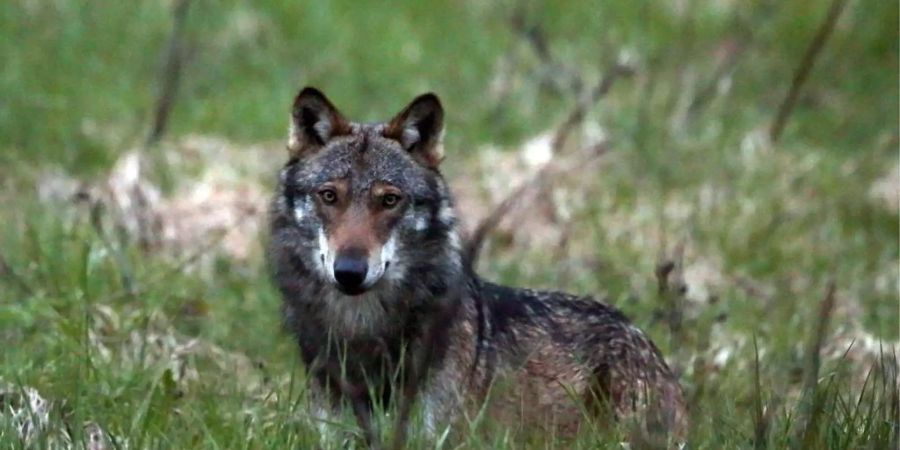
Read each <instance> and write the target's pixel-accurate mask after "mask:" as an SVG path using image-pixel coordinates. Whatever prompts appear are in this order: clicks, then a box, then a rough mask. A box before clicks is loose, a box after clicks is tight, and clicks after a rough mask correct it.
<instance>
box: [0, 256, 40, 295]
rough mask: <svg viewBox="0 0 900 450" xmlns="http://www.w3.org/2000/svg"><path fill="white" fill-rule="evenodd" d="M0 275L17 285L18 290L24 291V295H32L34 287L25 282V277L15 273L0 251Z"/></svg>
mask: <svg viewBox="0 0 900 450" xmlns="http://www.w3.org/2000/svg"><path fill="white" fill-rule="evenodd" d="M0 277H2V278H6V279H8V280H9V281H10V282H12V284H14V285H15V286H16V287H18V288H19V290H21V291H22V292H24V293H25V295H29V296H31V295H34V289H32V288H31V286H30V285H29V284H28V283H27V282H25V279H23V278H22V277H21V276H20V275H19V274H18V273H16V271H15V270H14V269H13V268H12V266H11V265H10V264H9V262H8V261H7V260H6V257H5V256H3V254H2V253H0Z"/></svg>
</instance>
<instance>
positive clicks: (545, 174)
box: [465, 64, 633, 265]
mask: <svg viewBox="0 0 900 450" xmlns="http://www.w3.org/2000/svg"><path fill="white" fill-rule="evenodd" d="M631 73H633V70H632V69H631V68H630V67H628V66H625V65H623V64H616V65H615V66H613V68H612V69H610V70H609V71H608V72H607V73H606V75H605V76H604V77H603V78H602V79H601V80H600V82H599V83H598V84H597V86H595V87H594V89H592V90H591V91H590V92H588V94H587V95H585V96H583V97H582V98H581V99H579V101H578V102H576V104H575V106H574V107H573V108H572V111H571V112H570V113H569V114H568V116H567V117H566V119H565V120H564V121H563V123H562V125H560V127H559V128H558V129H557V131H556V133H555V134H554V135H553V141H552V143H551V152H552V154H554V155H557V154H559V151H560V150H561V149H562V148H563V146H564V145H565V144H566V141H567V140H568V138H569V136H570V135H571V134H572V132H573V131H574V130H575V128H576V127H577V126H578V125H579V124H580V123H581V122H583V121H584V118H585V116H586V115H587V112H588V110H589V109H590V108H591V107H592V106H593V105H594V104H596V103H597V102H598V101H600V99H601V98H603V97H604V96H605V95H606V94H607V93H608V92H609V90H610V89H611V88H612V86H613V83H614V82H615V81H616V80H617V79H619V78H620V77H622V76H625V75H630V74H631ZM596 150H597V151H595V152H593V153H592V155H591V157H596V156H599V155H600V154H603V153H605V152H606V150H607V148H606V146H605V145H601V146H599V147H598V148H597V149H596ZM579 166H580V165H579ZM572 169H574V167H573V168H572ZM564 171H565V170H564V169H562V168H560V167H559V165H557V164H554V163H553V161H551V162H548V163H547V164H545V165H544V166H543V167H541V168H540V170H538V171H537V173H535V174H534V176H532V177H531V178H530V179H528V180H526V181H525V182H523V183H522V184H521V185H519V186H518V187H517V188H516V189H514V190H513V191H512V192H510V193H509V195H507V196H506V197H505V198H504V199H503V200H501V201H500V203H498V204H497V207H496V208H494V210H493V211H492V212H491V213H490V214H488V215H487V216H486V217H484V218H483V219H481V221H479V222H478V225H477V226H475V231H473V232H472V235H471V236H470V238H469V240H468V243H467V245H466V249H465V257H466V261H467V262H468V264H470V265H474V264H475V263H476V261H477V260H478V253H479V252H480V251H481V247H482V246H483V245H484V240H485V239H486V238H487V235H488V234H490V233H491V232H493V231H494V230H495V229H496V228H497V226H498V225H500V222H501V221H502V220H503V218H505V217H506V216H507V215H508V214H509V212H510V211H512V209H513V208H514V207H515V206H516V205H518V204H519V202H521V200H522V199H523V198H524V197H525V196H526V194H528V193H529V192H533V191H535V190H540V189H542V188H543V187H544V186H545V185H546V183H547V182H548V181H549V180H550V179H551V178H553V177H555V176H557V175H559V174H560V173H561V172H564Z"/></svg>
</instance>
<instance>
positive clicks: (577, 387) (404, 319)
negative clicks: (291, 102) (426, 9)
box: [268, 90, 686, 445]
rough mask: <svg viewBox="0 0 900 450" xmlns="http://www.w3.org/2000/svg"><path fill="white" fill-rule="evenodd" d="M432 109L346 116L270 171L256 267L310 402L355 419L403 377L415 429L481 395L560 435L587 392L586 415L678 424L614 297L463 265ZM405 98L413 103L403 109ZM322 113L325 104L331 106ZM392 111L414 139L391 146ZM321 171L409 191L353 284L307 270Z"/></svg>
mask: <svg viewBox="0 0 900 450" xmlns="http://www.w3.org/2000/svg"><path fill="white" fill-rule="evenodd" d="M307 91H308V90H304V92H307ZM315 93H316V94H318V95H321V94H320V93H318V91H315ZM303 95H304V94H303V93H301V96H303ZM322 98H324V96H322ZM421 98H423V97H420V99H421ZM300 100H301V99H300V98H299V97H298V101H300ZM418 101H419V100H417V102H418ZM326 104H327V105H328V106H330V103H327V100H326ZM423 105H424V106H423ZM435 107H436V108H440V103H439V102H438V101H437V98H436V97H434V96H429V97H428V98H427V102H426V103H424V104H422V103H415V102H414V104H413V105H411V106H410V107H408V108H407V109H406V110H404V112H403V113H401V114H400V115H398V118H395V119H393V120H392V121H389V122H386V123H384V124H356V123H352V124H349V125H348V126H347V127H346V129H345V131H344V132H343V134H336V135H332V136H331V137H330V139H329V140H327V142H324V144H322V145H321V146H319V147H318V148H312V149H307V150H306V151H304V152H302V154H298V153H296V152H294V151H292V155H293V157H292V158H291V160H290V161H289V162H288V164H287V165H286V166H285V167H284V169H282V172H281V174H280V176H279V183H278V187H277V189H276V193H275V197H274V199H273V201H272V204H271V237H270V242H269V246H268V253H269V259H270V266H271V269H272V273H273V279H274V280H275V283H276V284H277V286H278V288H279V289H280V291H281V293H282V295H283V298H284V305H283V307H284V317H285V323H286V325H287V327H288V328H289V329H290V330H291V331H292V332H293V334H294V335H295V337H296V338H297V341H298V344H299V346H300V350H301V355H302V357H303V360H304V362H305V364H306V370H307V371H308V372H309V373H310V375H312V378H313V379H314V380H315V381H314V383H313V386H312V388H313V389H314V397H316V398H319V399H321V401H322V402H323V408H322V409H323V410H329V409H333V408H338V407H340V405H341V404H349V406H350V407H351V408H352V409H353V411H354V413H355V414H356V417H357V419H358V420H359V422H360V424H361V425H362V426H363V428H364V429H365V428H370V427H369V425H368V424H369V420H370V418H369V414H370V412H371V410H372V405H373V403H377V402H382V403H390V402H392V401H397V399H398V398H399V397H398V394H397V392H396V390H395V389H392V388H394V387H395V386H398V385H403V386H406V388H405V389H406V391H410V394H411V396H414V397H417V398H418V399H419V401H420V402H422V403H423V406H424V410H425V417H426V420H427V422H428V423H427V424H426V425H427V426H428V427H429V428H431V429H436V427H439V426H442V425H445V424H454V423H458V421H457V419H458V418H459V417H462V416H464V415H468V414H472V413H473V412H474V411H477V410H478V409H479V408H481V406H482V405H483V404H484V402H485V401H486V400H487V401H488V404H487V408H488V411H489V412H490V413H491V414H492V415H494V416H495V417H497V418H498V419H500V420H505V421H508V423H509V424H510V425H511V426H529V427H532V426H546V427H552V428H555V429H556V430H559V431H562V432H564V433H572V432H575V431H577V430H578V428H579V427H580V426H581V425H582V423H583V421H584V417H583V414H582V411H583V408H584V406H585V405H588V406H590V407H591V408H593V407H595V406H596V407H597V409H596V411H597V412H598V414H599V416H598V417H601V418H602V417H609V418H612V419H613V420H636V422H637V423H639V424H641V427H642V428H644V429H649V428H653V427H654V426H656V427H658V428H660V429H663V430H670V431H671V432H672V433H674V434H675V435H677V436H683V433H684V428H685V423H686V416H685V411H684V404H683V400H682V393H681V387H680V386H679V384H678V381H677V379H676V377H675V376H674V375H673V374H672V372H671V371H670V370H669V368H668V367H667V366H666V363H665V361H664V359H663V358H662V356H661V355H660V353H659V351H658V350H657V349H656V347H655V346H654V345H653V343H652V342H651V341H650V340H649V339H648V338H647V337H646V335H645V334H644V333H643V332H641V331H640V330H638V329H637V328H636V327H635V326H634V325H632V324H631V323H630V322H629V321H628V319H626V318H625V316H624V315H622V314H621V313H620V312H619V311H617V310H616V309H615V308H613V307H612V306H610V305H608V304H606V303H603V302H601V301H598V300H595V299H592V298H589V297H576V296H572V295H568V294H563V293H548V292H537V291H532V290H529V289H515V288H507V287H503V286H498V285H495V284H492V283H489V282H486V281H484V280H482V279H481V278H479V277H478V276H477V275H476V274H474V273H473V272H472V269H471V267H468V266H466V264H465V262H464V261H465V258H463V255H462V249H461V245H460V236H459V233H458V229H457V228H458V225H457V220H456V217H455V214H454V212H453V204H452V196H451V194H450V191H449V189H448V187H447V184H446V183H445V181H444V180H443V178H442V176H441V174H440V172H439V171H438V170H437V167H436V162H437V161H439V160H440V157H441V156H442V155H441V154H440V151H441V150H440V137H441V134H442V132H443V130H442V126H441V125H442V124H441V123H440V119H441V117H442V111H432V109H433V108H435ZM409 111H413V112H414V114H413V115H411V116H410V115H408V114H407V115H404V113H408V112H409ZM428 114H433V116H431V119H435V118H436V119H437V121H436V123H431V124H429V126H428V127H420V128H415V126H416V125H417V124H416V123H412V124H411V125H410V123H409V121H408V119H409V118H410V117H413V118H420V117H427V116H428ZM320 117H329V115H328V114H322V115H320ZM333 117H338V118H340V117H341V116H340V115H339V113H337V112H336V111H335V112H334V115H333ZM295 120H296V117H295ZM339 120H342V119H339ZM397 123H403V124H404V125H403V127H402V129H403V130H410V129H412V130H413V131H412V132H413V133H416V134H417V135H418V134H420V133H423V132H424V133H426V134H427V135H425V136H416V137H417V139H416V142H420V143H426V144H427V145H424V146H419V145H415V146H411V144H410V142H408V141H407V142H404V144H406V145H401V143H400V142H399V141H400V140H406V139H405V138H408V137H409V136H410V135H411V133H410V132H409V131H404V132H402V133H401V134H399V135H398V134H396V133H394V134H392V133H391V132H390V130H391V128H392V124H397ZM326 126H327V127H329V129H332V130H338V129H340V127H335V126H333V125H332V124H328V125H326ZM410 126H412V127H413V128H410ZM304 129H307V130H308V129H309V128H304V127H302V126H300V125H297V124H294V125H292V136H291V140H292V142H294V141H302V142H309V141H310V139H309V138H308V137H305V136H300V137H297V136H295V135H294V133H297V132H298V130H300V132H302V130H304ZM314 130H315V131H319V125H318V124H317V125H316V127H315V128H314ZM416 152H420V153H418V154H417V153H416ZM429 152H431V153H429ZM334 180H346V182H347V183H348V186H350V187H349V192H350V193H351V194H350V195H356V196H364V195H367V194H366V193H368V192H369V190H370V189H371V188H372V186H373V183H375V182H387V183H390V184H391V185H393V186H395V187H397V188H399V189H400V190H402V192H403V193H404V195H405V196H407V197H408V198H409V201H408V202H407V203H405V204H404V207H403V208H404V210H403V211H402V215H401V216H400V218H399V219H398V220H396V223H394V224H393V226H392V228H391V229H390V236H391V239H393V240H394V241H395V242H394V243H393V244H392V245H395V248H394V249H393V252H392V256H391V261H390V264H389V266H388V267H387V269H386V270H385V273H384V275H383V276H382V277H381V279H380V280H379V281H378V282H377V283H376V284H375V285H374V286H372V288H371V289H369V290H368V291H366V292H365V293H363V294H361V295H358V296H348V295H344V294H342V293H341V292H340V291H339V290H337V289H336V288H335V286H334V283H333V280H331V279H329V278H328V277H327V276H325V275H324V274H323V271H322V270H320V269H317V267H319V266H320V265H321V255H322V249H321V246H322V245H323V244H322V240H321V238H320V234H322V235H325V234H327V233H328V231H327V230H326V231H324V232H323V231H321V230H324V229H325V228H326V226H325V224H324V222H323V218H322V215H321V206H320V205H318V203H317V202H316V200H315V199H314V196H315V195H316V192H317V189H319V186H321V185H322V184H323V183H326V182H331V181H334ZM354 198H355V197H354ZM327 238H328V237H327V236H326V240H325V245H327ZM317 258H320V259H317ZM404 366H405V367H407V370H399V371H398V370H397V368H400V367H404ZM410 386H412V387H410ZM489 391H491V394H490V396H488V392H489ZM372 392H374V393H375V396H376V397H378V398H373V396H372V395H371V393H372ZM573 394H574V398H573ZM488 397H489V398H488ZM344 402H346V403H344ZM604 411H605V413H604ZM607 413H608V414H607ZM598 420H603V419H598ZM368 439H369V441H370V443H371V444H373V445H375V443H376V442H377V439H378V438H377V436H375V435H374V432H373V431H371V430H368Z"/></svg>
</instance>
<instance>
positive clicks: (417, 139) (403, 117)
mask: <svg viewBox="0 0 900 450" xmlns="http://www.w3.org/2000/svg"><path fill="white" fill-rule="evenodd" d="M443 134H444V108H443V107H442V106H441V101H440V100H439V99H438V97H437V95H434V94H431V93H428V94H424V95H420V96H418V97H416V99H415V100H413V101H412V103H410V104H409V106H407V107H406V108H405V109H403V111H401V112H400V114H397V116H395V117H394V118H393V119H391V121H390V122H388V124H387V126H386V127H385V129H384V137H386V138H389V139H393V140H395V141H397V142H399V143H400V145H402V146H403V148H404V149H406V151H408V152H409V153H410V155H411V156H412V157H413V158H414V159H415V160H416V161H418V162H419V163H420V164H422V165H424V166H425V167H430V168H433V169H436V168H437V166H438V165H439V164H440V163H441V160H442V159H443V158H444V146H443V142H442V141H443V137H444V136H443Z"/></svg>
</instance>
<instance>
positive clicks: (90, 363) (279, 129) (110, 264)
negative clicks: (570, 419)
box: [0, 0, 900, 449]
mask: <svg viewBox="0 0 900 450" xmlns="http://www.w3.org/2000/svg"><path fill="white" fill-rule="evenodd" d="M175 3H178V2H174V1H146V2H136V3H135V2H112V1H107V2H103V5H99V6H98V5H93V4H92V5H91V7H89V6H88V5H87V3H86V2H36V1H27V0H15V1H10V2H4V3H3V4H2V5H0V30H3V36H4V39H3V40H0V54H2V55H3V59H4V63H3V66H2V68H0V99H2V100H0V204H2V205H4V208H2V209H0V341H2V342H3V343H4V345H3V350H2V351H0V443H2V446H3V447H4V448H7V447H11V448H19V447H22V446H28V445H31V446H33V447H35V448H44V447H47V446H50V445H55V446H65V445H67V443H68V442H71V441H73V440H75V441H77V442H82V441H83V442H85V443H86V444H85V445H86V446H87V447H89V448H147V447H163V448H285V447H293V448H307V447H310V446H312V445H315V444H320V443H322V442H323V441H321V440H320V439H321V436H320V427H319V426H318V425H320V424H319V423H317V422H315V421H314V419H313V417H312V415H311V412H310V411H309V409H308V408H307V407H306V404H305V402H304V399H305V396H304V395H305V394H304V388H303V386H304V383H305V380H304V379H303V377H302V375H301V371H300V366H299V364H300V363H299V360H298V355H297V351H296V348H295V347H294V345H293V344H292V341H291V339H290V337H289V336H288V335H287V334H286V333H284V332H283V331H282V330H281V327H280V319H279V309H278V308H279V301H280V300H279V298H278V295H277V293H276V292H275V291H274V289H273V288H272V286H271V285H270V283H269V282H268V279H267V274H266V269H265V264H264V261H263V258H262V248H263V247H262V245H261V243H262V242H264V240H265V233H264V229H265V225H264V223H265V222H264V221H265V210H266V207H267V205H266V203H267V201H268V200H267V198H268V195H269V193H270V191H271V188H272V186H274V175H275V171H276V170H277V168H278V166H279V165H280V164H281V163H282V162H283V161H284V160H285V158H286V150H285V148H284V138H285V135H286V131H287V130H286V128H287V111H288V107H289V105H290V101H291V99H292V96H293V95H294V94H295V93H296V91H297V90H299V88H300V87H302V86H303V85H314V86H317V87H319V88H320V89H322V90H323V91H324V92H325V93H326V94H327V95H328V96H329V97H330V98H331V99H332V100H333V101H334V102H335V103H336V104H337V105H338V106H339V107H340V108H341V109H342V110H344V111H345V112H346V113H347V115H348V116H350V117H353V118H355V119H358V120H377V119H382V118H386V117H390V116H391V115H393V114H394V113H395V112H396V111H397V110H399V109H400V108H401V107H402V106H403V105H405V104H406V103H407V102H408V101H409V100H411V99H412V98H413V97H414V96H415V95H417V94H420V93H422V92H425V91H429V90H430V91H434V92H436V93H438V94H439V95H440V96H441V98H442V99H443V101H444V106H445V109H446V111H447V118H446V122H447V138H446V154H447V158H446V161H445V163H444V166H443V171H444V173H445V175H446V176H447V178H448V179H449V180H450V182H451V185H452V186H453V188H454V191H455V192H456V194H457V196H458V197H459V209H460V214H461V215H462V216H463V218H464V220H465V223H466V225H467V227H469V229H471V228H472V227H473V226H474V225H475V224H477V223H478V222H479V220H481V219H483V218H484V217H486V216H487V215H489V214H491V213H492V211H495V210H496V206H497V204H498V203H499V202H501V201H502V200H503V199H504V198H505V197H506V196H507V195H509V193H510V192H512V191H513V190H515V189H516V187H518V186H521V185H523V184H524V185H527V186H530V187H529V189H526V190H525V194H524V195H523V196H522V197H521V199H520V201H519V202H518V203H517V207H515V208H513V210H512V211H510V212H509V214H508V216H506V218H505V220H503V221H501V223H500V225H499V227H498V228H497V229H496V230H494V231H493V232H492V233H491V234H490V235H489V237H488V239H487V241H486V245H485V248H484V250H483V252H482V254H481V257H480V259H479V271H480V272H481V273H482V274H484V275H485V276H486V277H488V278H491V279H494V280H497V281H501V282H504V283H508V284H514V285H520V286H528V287H533V288H552V289H562V290H567V291H571V292H576V293H584V294H587V293H592V294H596V295H598V296H602V297H605V298H607V299H608V301H610V302H611V303H614V304H615V305H617V306H618V307H619V308H621V309H622V310H623V311H624V312H625V313H626V314H627V315H629V316H630V317H631V318H632V319H633V321H634V322H635V323H636V324H638V325H639V326H640V327H642V328H643V329H645V330H647V332H648V334H649V335H650V336H651V337H652V338H653V339H654V340H655V342H656V343H657V344H658V345H659V346H660V347H661V349H662V351H663V353H664V354H665V355H666V356H667V359H668V360H669V362H670V363H671V365H672V366H673V367H674V368H675V369H676V370H677V371H678V372H679V374H680V376H681V380H682V383H683V385H684V387H685V390H686V394H687V398H688V401H689V407H690V411H691V419H692V420H691V432H690V442H691V446H692V447H693V448H751V447H753V448H766V447H770V448H784V447H787V446H792V445H793V446H805V447H806V448H834V449H838V448H896V445H897V439H898V411H900V407H898V394H897V393H898V387H897V386H898V375H897V351H898V350H900V348H898V347H900V343H898V338H900V314H898V294H900V274H898V260H900V257H898V254H900V250H898V235H900V225H898V210H900V175H898V174H900V164H898V123H900V115H898V102H900V99H898V89H897V79H898V78H897V77H898V29H897V17H898V7H897V4H896V2H862V1H852V0H851V1H849V2H847V6H846V8H845V10H844V11H843V13H842V15H841V16H840V18H839V20H838V22H837V24H836V26H835V27H834V30H833V34H832V35H831V37H830V39H829V40H828V41H827V43H826V45H825V46H824V47H823V49H822V51H821V53H820V54H819V55H818V56H817V58H816V61H815V64H814V65H813V67H812V71H811V72H810V77H809V79H808V80H807V81H806V82H805V83H804V85H803V87H802V90H801V93H800V96H799V101H798V103H797V105H796V108H795V109H794V111H793V112H792V114H791V115H790V116H789V118H788V122H787V124H786V128H785V131H784V133H783V135H782V136H781V137H780V139H777V140H773V139H771V137H770V134H769V128H770V126H771V124H772V121H773V120H774V118H775V116H776V111H777V110H778V108H779V105H780V104H781V102H782V101H783V99H784V98H785V95H786V93H787V91H788V89H789V86H790V85H791V81H792V77H793V76H794V73H795V70H796V68H797V67H798V66H799V65H800V64H801V60H802V57H803V54H804V52H805V51H806V49H807V48H808V46H809V44H810V42H811V41H812V40H813V38H814V36H815V34H816V32H817V28H818V27H819V26H820V24H821V23H822V21H823V19H824V17H825V15H826V10H827V9H828V6H829V5H828V3H830V2H824V1H823V2H816V4H811V3H810V2H807V1H803V0H791V1H780V2H773V1H764V2H736V1H726V0H709V1H678V2H652V3H651V2H625V1H623V2H588V1H573V2H566V4H565V7H564V8H561V7H559V6H556V5H553V4H551V2H546V3H544V2H538V1H534V2H522V3H521V4H520V3H517V2H498V3H491V2H479V1H473V0H466V1H456V2H431V1H426V2H417V3H416V4H415V5H404V6H401V5H395V6H393V7H387V6H384V5H382V4H380V3H379V4H363V3H360V2H349V1H343V2H329V3H327V4H316V6H315V7H311V6H300V5H301V3H299V2H298V3H297V4H296V5H295V6H285V5H283V4H282V2H277V1H254V2H242V1H226V2H208V1H202V0H199V1H194V2H191V3H190V5H189V10H188V14H187V20H186V25H185V28H184V35H183V39H184V41H183V43H182V44H183V46H184V49H185V53H184V54H185V55H186V56H185V60H184V61H185V62H184V65H183V72H182V73H181V77H180V84H179V86H178V90H177V93H176V96H175V102H174V108H173V110H172V114H171V118H170V121H169V123H168V125H169V126H168V128H167V132H166V134H164V135H163V138H162V140H161V141H159V142H157V143H155V144H153V145H151V146H149V147H147V146H145V145H144V142H145V136H146V135H147V130H148V129H149V127H150V123H151V121H152V116H153V114H152V111H153V105H154V102H155V101H156V98H157V96H158V95H159V92H160V90H161V87H160V86H161V83H160V79H161V78H162V75H161V71H162V67H163V66H164V64H163V61H164V59H165V54H166V49H167V46H168V42H167V41H168V39H169V36H170V34H171V33H172V27H173V18H172V9H173V7H174V5H175ZM617 67H618V68H619V69H623V70H621V72H622V73H621V76H620V77H618V78H616V79H615V80H614V81H613V82H612V83H611V84H610V85H609V90H608V92H606V93H605V95H602V96H600V98H599V99H588V98H587V97H589V96H588V95H586V94H585V93H589V92H590V91H591V90H592V89H594V87H595V86H597V85H598V84H599V83H600V82H601V80H603V79H604V77H606V76H609V74H610V73H612V72H613V71H614V70H616V69H615V68H617ZM594 100H596V101H594ZM580 102H581V103H580ZM579 104H583V105H584V107H585V109H584V110H583V111H584V112H585V114H584V117H583V120H576V121H574V122H573V123H574V126H573V127H572V128H571V129H570V131H569V132H561V131H560V130H564V129H567V128H566V127H565V126H564V124H565V123H567V117H572V112H573V111H577V110H578V106H577V105H579ZM560 134H564V135H565V137H566V138H567V139H565V142H564V143H563V144H561V145H555V144H554V142H555V141H554V138H555V136H559V135H560ZM666 269H672V270H666ZM658 273H659V275H658ZM664 274H667V275H665V276H663V275H664ZM661 280H663V281H664V282H665V283H662V282H661ZM666 283H667V284H668V286H669V287H668V289H661V288H660V286H661V285H662V284H666ZM681 286H683V287H684V288H685V290H684V292H681V291H680V290H679V287H681ZM823 316H827V317H828V319H822V317H823ZM819 328H821V329H822V331H821V332H819V331H817V330H818V329H819ZM816 355H819V356H820V357H821V361H817V360H816V359H815V356H816ZM352 424H353V422H352V420H351V419H350V418H346V420H345V421H343V422H341V423H333V424H327V425H328V426H327V427H326V428H327V429H328V430H330V431H329V432H328V433H326V435H327V436H326V439H325V441H324V445H325V446H326V447H330V448H342V445H343V440H345V439H349V438H348V436H352V434H353V432H354V431H353V430H354V428H353V425H352ZM387 424H389V421H385V427H384V429H385V432H386V433H389V432H390V428H389V427H388V426H387ZM414 428H416V429H414V430H413V431H414V432H413V437H414V439H416V441H415V442H416V443H417V445H420V446H424V447H440V448H451V447H453V448H456V447H455V446H456V445H460V446H461V447H462V448H520V447H523V446H527V447H535V448H595V447H597V446H598V445H599V446H608V447H609V448H620V442H622V441H624V440H627V438H628V436H627V435H626V433H625V431H624V430H616V429H614V428H613V429H610V428H603V429H599V428H598V429H596V430H585V432H584V433H582V435H580V436H579V437H578V439H576V440H575V441H570V442H561V441H559V440H556V439H554V438H553V437H552V436H523V435H514V434H512V433H511V432H508V431H506V428H505V427H504V426H503V424H500V423H494V422H491V420H490V418H489V417H482V418H477V420H474V421H473V423H472V430H468V431H466V432H464V433H462V435H453V436H443V435H441V436H439V438H438V439H437V441H436V442H435V441H434V440H427V439H425V438H424V437H423V436H422V433H421V432H420V431H421V430H420V429H418V428H417V427H414ZM342 430H346V432H341V431H342ZM328 436H330V437H328ZM349 445H351V446H353V445H358V442H356V441H353V440H352V439H350V442H349Z"/></svg>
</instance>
